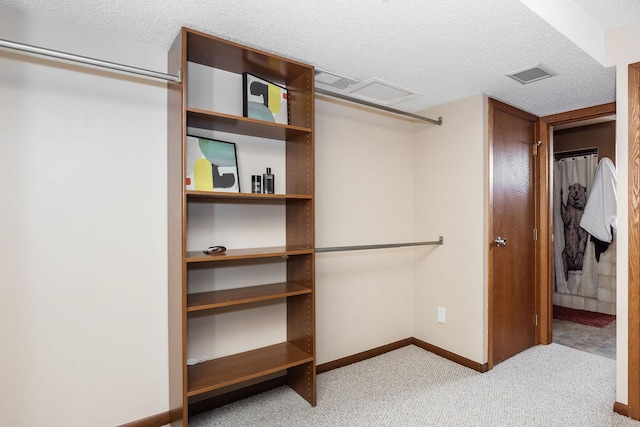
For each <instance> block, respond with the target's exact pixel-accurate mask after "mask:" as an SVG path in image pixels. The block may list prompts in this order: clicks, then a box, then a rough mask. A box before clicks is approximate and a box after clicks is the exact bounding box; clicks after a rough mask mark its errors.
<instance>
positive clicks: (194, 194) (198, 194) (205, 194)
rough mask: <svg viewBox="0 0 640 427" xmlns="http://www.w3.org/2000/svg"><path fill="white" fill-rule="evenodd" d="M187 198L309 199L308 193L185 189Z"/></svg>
mask: <svg viewBox="0 0 640 427" xmlns="http://www.w3.org/2000/svg"><path fill="white" fill-rule="evenodd" d="M186 195H187V198H190V199H191V198H210V199H233V200H265V201H274V200H300V199H301V200H305V199H307V200H311V199H313V196H311V195H308V194H262V193H222V192H217V191H197V190H186Z"/></svg>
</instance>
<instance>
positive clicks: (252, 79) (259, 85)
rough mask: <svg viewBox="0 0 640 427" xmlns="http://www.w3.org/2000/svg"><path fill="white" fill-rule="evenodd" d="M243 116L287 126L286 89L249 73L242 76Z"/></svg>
mask: <svg viewBox="0 0 640 427" xmlns="http://www.w3.org/2000/svg"><path fill="white" fill-rule="evenodd" d="M243 80H244V87H243V94H244V102H243V107H244V108H243V109H244V116H245V117H249V118H252V119H258V120H264V121H267V122H273V123H281V124H285V125H286V124H289V114H288V108H287V89H285V88H283V87H280V86H278V85H276V84H274V83H271V82H269V81H267V80H264V79H261V78H259V77H256V76H254V75H252V74H249V73H244V74H243Z"/></svg>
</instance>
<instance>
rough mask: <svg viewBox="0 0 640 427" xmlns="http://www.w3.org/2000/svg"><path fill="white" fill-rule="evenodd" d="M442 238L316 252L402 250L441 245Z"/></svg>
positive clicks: (334, 248)
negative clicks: (429, 240)
mask: <svg viewBox="0 0 640 427" xmlns="http://www.w3.org/2000/svg"><path fill="white" fill-rule="evenodd" d="M443 244H444V237H442V236H440V238H439V239H438V240H434V241H431V242H414V243H387V244H381V245H359V246H334V247H328V248H316V252H318V253H319V252H344V251H361V250H365V249H388V248H404V247H407V246H427V245H443Z"/></svg>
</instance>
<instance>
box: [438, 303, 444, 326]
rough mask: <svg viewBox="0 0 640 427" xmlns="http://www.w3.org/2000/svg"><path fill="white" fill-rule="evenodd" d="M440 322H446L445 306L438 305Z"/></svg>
mask: <svg viewBox="0 0 640 427" xmlns="http://www.w3.org/2000/svg"><path fill="white" fill-rule="evenodd" d="M438 323H444V307H438Z"/></svg>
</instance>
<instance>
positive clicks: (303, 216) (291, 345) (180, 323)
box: [167, 27, 316, 427]
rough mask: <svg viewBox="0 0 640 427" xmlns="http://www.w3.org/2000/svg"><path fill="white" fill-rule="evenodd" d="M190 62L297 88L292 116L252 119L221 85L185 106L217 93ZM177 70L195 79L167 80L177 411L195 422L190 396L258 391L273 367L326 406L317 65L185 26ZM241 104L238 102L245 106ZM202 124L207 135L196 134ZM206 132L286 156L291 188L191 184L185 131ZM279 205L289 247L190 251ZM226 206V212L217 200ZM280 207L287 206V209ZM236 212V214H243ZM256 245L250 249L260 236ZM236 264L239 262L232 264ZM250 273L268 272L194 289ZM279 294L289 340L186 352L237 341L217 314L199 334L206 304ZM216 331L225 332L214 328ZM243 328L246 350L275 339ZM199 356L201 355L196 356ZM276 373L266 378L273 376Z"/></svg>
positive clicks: (174, 61) (229, 304)
mask: <svg viewBox="0 0 640 427" xmlns="http://www.w3.org/2000/svg"><path fill="white" fill-rule="evenodd" d="M189 62H191V63H195V64H200V65H203V66H204V67H209V68H211V69H212V70H210V71H211V72H212V73H214V74H215V73H217V71H226V72H230V73H234V74H236V75H238V76H236V77H239V76H241V75H242V74H243V73H251V74H253V75H256V76H259V77H261V78H263V79H264V80H267V81H269V82H272V83H274V84H278V85H280V86H283V87H286V88H287V91H288V92H287V118H288V123H287V124H282V123H273V122H268V121H264V120H257V119H253V118H248V117H243V116H242V114H240V112H239V111H238V110H237V109H236V108H235V107H234V108H231V105H235V104H232V103H231V101H232V100H229V102H227V101H226V100H225V99H222V97H223V94H221V93H219V91H217V90H216V91H215V92H216V93H211V94H210V95H211V96H213V97H215V101H216V102H215V103H213V104H207V105H209V106H208V107H205V109H203V108H195V107H189V106H187V105H185V100H186V98H187V93H186V91H187V88H189V90H196V91H198V90H209V89H205V87H208V83H207V82H206V81H205V82H203V81H199V80H198V77H197V76H196V75H191V73H188V72H186V70H187V67H188V63H189ZM168 70H169V71H170V72H171V73H176V74H177V73H180V71H181V70H182V72H183V74H182V75H183V79H184V81H183V83H182V84H181V85H169V86H168V98H167V100H168V108H167V118H168V127H167V136H168V139H169V144H168V146H167V149H168V150H169V151H168V152H169V154H168V156H167V166H168V176H169V184H168V203H167V207H168V221H169V229H168V237H169V242H170V243H169V254H168V261H169V269H168V270H169V307H170V309H169V368H170V369H169V388H170V396H169V400H170V405H171V406H170V407H171V408H175V410H181V412H182V413H181V419H182V424H181V425H184V426H185V427H186V426H187V425H188V420H189V397H191V396H195V395H199V394H201V393H206V392H209V391H212V390H219V391H220V392H221V393H222V394H225V395H227V394H228V397H229V398H231V397H232V396H233V395H234V393H233V392H232V391H231V390H229V389H227V388H226V387H227V386H229V385H232V384H240V383H242V385H246V386H247V387H246V390H247V391H250V392H253V391H256V392H258V390H259V387H255V384H253V383H254V382H255V383H257V382H259V380H261V379H264V380H267V379H268V375H270V374H273V373H278V372H279V371H287V372H286V373H287V378H288V383H289V385H290V387H291V388H292V389H294V390H295V391H296V392H297V393H298V394H300V395H301V396H302V397H303V398H304V399H306V400H307V401H308V402H309V403H310V404H311V405H312V406H315V404H316V376H315V369H314V363H315V352H316V350H315V296H314V293H315V257H314V254H315V243H314V229H315V227H314V152H315V150H314V123H315V120H314V103H315V95H314V94H315V92H314V68H313V66H311V65H308V64H303V63H300V62H297V61H292V60H290V59H288V58H284V57H281V56H278V55H274V54H271V53H268V52H264V51H260V50H257V49H253V48H251V47H248V46H243V45H240V44H237V43H235V42H232V41H228V40H223V39H220V38H217V37H215V36H212V35H209V34H204V33H202V32H199V31H196V30H192V29H189V28H184V27H183V28H182V29H181V31H180V34H179V35H178V36H177V37H176V39H175V40H174V42H173V44H172V46H171V48H170V49H169V55H168ZM216 70H217V71H216ZM238 82H239V80H238ZM241 89H242V88H241V87H237V88H236V90H237V92H238V94H239V93H241ZM237 101H238V100H237V99H236V100H235V102H237ZM212 105H215V107H214V106H212ZM206 108H215V109H218V108H219V109H220V110H221V111H227V112H229V111H231V112H233V113H234V114H228V113H223V112H221V111H210V110H208V109H206ZM196 130H199V131H200V132H197V133H196ZM206 131H218V132H227V133H231V134H233V136H234V137H236V138H234V139H236V141H235V143H237V144H247V145H246V147H247V150H248V151H251V152H252V153H251V154H250V156H251V155H253V156H255V157H256V158H257V157H259V156H263V155H264V156H265V161H266V160H267V159H268V158H271V157H270V156H272V155H274V154H275V155H276V156H277V158H278V159H280V160H283V164H284V170H282V169H280V172H279V175H278V176H280V177H281V178H284V179H285V181H283V182H285V183H286V189H285V188H283V189H282V190H281V191H285V192H286V193H285V194H254V193H225V192H214V191H196V190H187V189H186V185H185V170H186V169H187V164H186V162H187V153H188V147H187V146H186V143H187V138H186V137H187V136H189V135H193V134H194V133H196V134H202V133H206ZM258 138H260V139H263V140H260V139H258ZM255 144H264V145H266V147H264V148H266V152H265V153H260V151H261V150H258V149H256V150H253V148H252V147H255ZM273 144H275V145H273ZM256 148H257V147H256ZM245 190H247V189H245ZM201 204H208V205H211V206H202V205H201ZM227 205H233V206H232V208H233V209H226V207H227ZM269 205H277V206H274V207H276V208H278V209H277V215H278V218H280V219H283V220H284V225H285V226H286V227H285V232H286V233H285V236H284V237H285V239H284V240H280V239H279V238H278V239H277V240H276V241H275V242H274V243H276V242H277V243H280V244H284V245H285V246H275V247H258V248H252V247H248V248H247V247H246V246H245V248H243V249H231V248H230V249H227V251H226V252H223V253H214V254H205V253H203V252H202V250H201V249H205V248H204V247H202V248H199V249H200V250H195V251H188V250H187V248H188V247H189V248H193V249H198V247H197V246H188V242H189V238H188V236H194V235H198V236H200V237H202V238H207V236H209V238H211V237H212V236H216V235H218V234H219V228H221V227H223V228H225V232H229V233H232V234H233V233H237V235H240V234H242V233H243V230H246V229H248V228H246V227H244V225H246V224H245V221H250V219H251V218H252V217H253V216H256V217H257V216H258V215H259V212H258V211H259V209H258V210H256V209H255V208H256V207H260V208H262V207H265V206H268V207H271V206H269ZM216 206H222V208H221V209H217V208H214V207H216ZM281 207H284V209H280V208H281ZM200 208H203V209H200ZM210 208H212V209H210ZM236 214H238V217H237V220H236V217H235V216H234V215H236ZM245 214H248V216H245ZM278 224H279V223H274V224H273V226H272V225H269V224H264V228H265V229H266V228H269V229H270V230H271V231H273V232H274V235H275V233H278V235H281V234H282V233H281V231H282V230H280V228H279V227H277V226H278ZM227 227H231V229H229V228H227ZM232 240H233V239H232ZM272 242H273V241H272ZM232 243H233V242H232V241H229V242H228V243H227V244H228V245H229V246H232V247H233V244H232ZM254 243H255V244H256V245H261V244H267V245H268V244H269V243H268V242H266V243H258V241H257V240H255V241H254ZM248 246H251V242H249V243H248ZM265 261H267V262H265ZM271 261H275V262H276V264H278V266H277V267H278V268H279V269H280V276H279V278H277V279H272V280H274V281H275V280H280V281H282V283H264V282H261V281H260V280H261V279H260V278H259V275H260V274H261V273H262V271H264V269H269V268H270V266H269V264H271ZM226 267H231V268H229V269H228V270H227V269H226ZM220 269H223V270H225V273H224V274H219V275H216V274H212V275H208V273H213V272H205V273H207V274H203V275H199V274H198V273H199V270H220ZM227 271H228V273H229V275H227V273H226V272H227ZM191 273H196V274H191ZM246 274H252V275H255V276H257V277H258V278H257V279H256V280H257V282H251V283H252V284H255V285H256V286H249V287H245V288H233V289H225V290H218V291H209V292H199V293H195V294H189V293H188V289H189V288H190V287H193V286H196V287H199V284H202V283H204V282H206V283H204V284H206V285H207V286H208V285H211V287H208V288H206V289H220V288H225V287H229V286H234V284H235V283H242V280H243V277H244V275H246ZM214 276H215V277H214ZM232 276H233V277H232ZM252 280H253V279H252ZM263 280H265V281H267V280H269V279H263ZM269 281H270V280H269ZM213 282H215V283H213ZM275 299H282V302H283V305H286V316H285V317H284V318H280V317H275V316H274V317H273V318H270V319H269V320H267V321H268V322H270V323H269V324H271V323H273V324H274V325H279V324H280V322H284V323H285V325H280V326H283V327H284V328H285V329H286V339H285V338H283V340H285V341H286V342H284V343H280V344H276V345H273V346H268V347H264V348H260V349H257V350H251V351H248V352H243V353H240V354H235V355H232V356H227V357H222V358H219V359H215V360H211V361H208V362H205V363H201V364H197V365H193V366H188V365H187V360H186V355H187V354H188V353H189V352H190V351H196V352H198V350H196V349H197V348H205V347H201V346H200V345H199V344H196V346H195V347H191V346H192V340H193V342H200V341H202V344H203V345H206V346H214V347H215V351H217V352H218V353H217V354H228V353H229V352H232V351H233V350H226V351H225V349H224V348H222V349H218V346H224V345H225V342H226V340H227V338H228V336H227V335H225V334H231V333H232V332H231V331H229V330H228V328H226V327H225V326H226V324H225V323H226V321H227V319H225V318H224V317H225V316H208V318H207V319H204V320H206V321H207V322H210V324H212V325H213V324H215V328H211V330H208V329H204V330H199V331H195V332H194V333H191V331H190V328H189V326H190V317H191V318H193V317H197V316H198V314H204V315H208V314H210V313H209V312H208V311H207V310H216V309H223V308H224V309H223V310H224V311H225V312H226V311H227V310H228V311H234V315H235V314H237V315H238V316H239V317H242V316H243V312H244V310H243V309H244V308H246V304H252V303H256V302H259V301H268V300H275ZM278 302H280V301H278ZM191 320H192V319H191ZM257 326H260V325H257ZM266 328H268V326H267V327H266ZM214 329H215V330H216V331H221V333H220V334H218V333H215V332H214ZM244 332H246V334H243V335H244V336H243V337H242V339H243V341H244V343H245V344H244V345H245V346H246V347H245V348H251V347H257V346H260V345H263V344H259V342H261V341H262V342H264V341H263V340H262V338H260V336H261V335H262V334H263V333H264V332H265V329H261V328H259V327H258V328H256V329H253V328H251V329H247V330H244ZM198 356H199V355H197V354H194V357H198ZM185 374H186V375H185ZM265 376H266V377H267V378H264V377H265ZM247 380H255V381H252V382H251V383H252V384H251V385H249V384H245V382H246V381H247ZM200 398H202V399H203V400H205V401H206V400H207V399H208V397H207V396H200ZM283 410H286V408H283Z"/></svg>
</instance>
